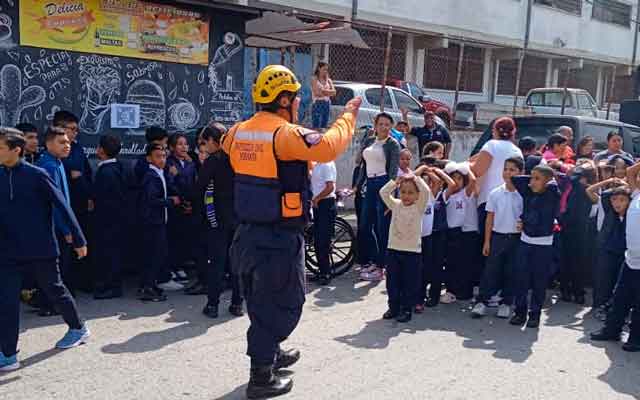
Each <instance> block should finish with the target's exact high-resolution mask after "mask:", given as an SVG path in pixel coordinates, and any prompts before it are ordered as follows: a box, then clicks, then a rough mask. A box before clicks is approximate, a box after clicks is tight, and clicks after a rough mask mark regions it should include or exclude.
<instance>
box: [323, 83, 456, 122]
mask: <svg viewBox="0 0 640 400" xmlns="http://www.w3.org/2000/svg"><path fill="white" fill-rule="evenodd" d="M334 86H335V88H336V95H335V97H333V98H332V99H331V118H330V120H331V121H334V120H335V119H336V118H337V117H338V116H339V115H340V114H341V113H342V112H343V111H344V106H345V104H347V102H348V101H349V100H351V99H353V98H354V97H356V96H360V97H362V105H361V106H360V112H359V113H358V120H357V122H356V128H361V127H364V126H373V125H374V119H375V117H376V115H378V113H380V98H381V97H382V96H381V94H382V91H381V89H382V87H381V85H372V84H368V83H353V82H334ZM401 108H406V109H407V110H409V123H410V124H411V126H423V125H424V116H423V113H424V108H423V107H422V104H420V102H419V101H418V100H416V99H414V98H413V97H411V95H409V94H408V93H407V92H405V91H404V90H401V89H398V88H395V87H390V86H387V87H385V95H384V111H385V112H386V113H388V114H391V116H392V117H393V119H394V121H396V122H397V121H400V120H401V119H402V113H401V112H400V109H401ZM436 122H437V123H438V124H440V125H443V126H446V125H445V124H444V122H443V121H442V119H440V118H439V117H437V116H436Z"/></svg>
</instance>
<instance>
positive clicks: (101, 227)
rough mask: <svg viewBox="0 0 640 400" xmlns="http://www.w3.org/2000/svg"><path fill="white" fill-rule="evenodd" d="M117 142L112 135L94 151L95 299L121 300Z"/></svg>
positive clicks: (121, 188)
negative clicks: (96, 159)
mask: <svg viewBox="0 0 640 400" xmlns="http://www.w3.org/2000/svg"><path fill="white" fill-rule="evenodd" d="M121 148H122V144H121V143H120V139H118V138H117V137H115V136H112V135H105V136H102V137H101V138H100V144H99V146H98V149H97V151H96V155H97V157H98V160H99V161H98V169H97V171H96V176H95V179H94V184H93V195H94V203H95V207H94V210H93V218H94V223H95V229H94V232H95V239H96V243H95V247H96V258H95V264H96V265H95V266H96V274H95V276H96V287H95V289H94V294H93V297H94V298H95V299H111V298H116V297H121V296H122V251H123V247H124V243H123V234H124V232H125V230H124V224H125V221H126V214H125V207H126V199H125V194H126V190H127V188H126V184H125V172H124V167H123V166H122V164H121V163H120V162H119V161H118V160H117V159H116V157H117V156H118V154H120V149H121Z"/></svg>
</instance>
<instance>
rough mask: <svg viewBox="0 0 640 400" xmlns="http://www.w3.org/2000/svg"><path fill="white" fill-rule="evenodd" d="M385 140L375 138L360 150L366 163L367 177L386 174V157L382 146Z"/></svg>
mask: <svg viewBox="0 0 640 400" xmlns="http://www.w3.org/2000/svg"><path fill="white" fill-rule="evenodd" d="M387 140H388V139H387ZM387 140H378V139H376V141H375V142H373V144H372V145H371V146H369V147H367V148H366V149H364V151H363V152H362V158H364V161H366V163H367V164H366V165H367V177H369V178H373V177H376V176H382V175H386V174H387V158H386V157H385V155H384V149H383V148H382V146H383V145H384V144H385V142H386V141H387Z"/></svg>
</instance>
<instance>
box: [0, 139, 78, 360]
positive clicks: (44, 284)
mask: <svg viewBox="0 0 640 400" xmlns="http://www.w3.org/2000/svg"><path fill="white" fill-rule="evenodd" d="M24 147H25V139H24V137H23V136H22V134H21V133H20V132H19V131H16V130H14V129H7V128H0V266H2V279H0V299H2V300H1V301H0V372H7V371H12V370H15V369H18V368H19V367H20V363H19V361H18V357H17V353H18V349H17V346H18V335H19V333H20V326H19V322H20V289H21V283H22V278H23V277H24V276H25V275H32V276H33V277H34V278H35V280H36V282H37V284H38V286H39V287H40V288H41V289H42V290H44V292H45V293H46V295H47V297H48V299H49V300H51V302H52V303H53V304H54V305H55V307H56V309H57V310H58V311H59V312H60V314H62V317H63V318H64V321H65V322H66V324H67V325H68V326H69V331H68V332H67V334H66V335H65V336H64V337H63V338H62V340H60V341H59V342H58V343H57V344H56V347H57V348H60V349H67V348H70V347H75V346H77V345H79V344H81V343H83V342H85V341H86V340H87V338H88V337H89V330H88V329H87V327H86V326H85V324H84V323H83V322H82V320H81V319H80V317H79V316H78V310H77V309H76V304H75V301H74V300H73V297H72V296H71V294H70V293H69V290H68V289H67V288H66V286H65V285H64V283H62V281H61V280H60V270H59V268H58V257H59V256H60V251H59V249H58V243H57V241H56V235H55V234H54V226H53V219H52V218H51V215H52V213H53V211H54V210H56V212H57V214H58V216H59V218H60V220H61V221H64V222H65V224H66V226H68V228H69V232H70V241H71V242H72V246H73V248H74V249H75V252H76V253H77V255H78V257H80V258H82V257H85V256H86V255H87V247H86V240H85V238H84V235H83V234H82V230H81V229H80V226H79V225H78V221H77V220H76V218H75V216H74V215H73V212H72V211H71V208H70V207H69V205H68V203H67V201H66V199H65V198H64V195H63V194H62V192H61V191H60V190H59V189H58V188H57V187H56V185H55V183H54V182H53V180H52V179H51V178H50V177H49V175H48V174H47V173H46V172H45V171H44V170H42V169H40V168H37V167H34V166H32V165H31V164H29V163H27V162H25V161H24V160H23V159H21V158H20V156H21V153H22V151H23V150H24Z"/></svg>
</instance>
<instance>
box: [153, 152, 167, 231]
mask: <svg viewBox="0 0 640 400" xmlns="http://www.w3.org/2000/svg"><path fill="white" fill-rule="evenodd" d="M149 168H151V169H152V170H153V171H155V172H156V174H158V176H159V177H160V180H161V181H162V190H163V191H164V199H165V200H166V199H167V181H166V180H165V179H164V171H163V170H161V169H160V168H158V167H156V166H155V165H153V164H149ZM167 221H169V211H168V210H167V207H165V208H164V223H165V224H166V223H167Z"/></svg>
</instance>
